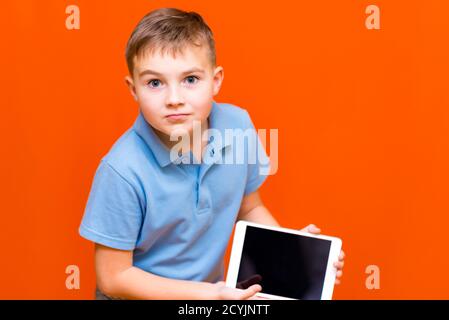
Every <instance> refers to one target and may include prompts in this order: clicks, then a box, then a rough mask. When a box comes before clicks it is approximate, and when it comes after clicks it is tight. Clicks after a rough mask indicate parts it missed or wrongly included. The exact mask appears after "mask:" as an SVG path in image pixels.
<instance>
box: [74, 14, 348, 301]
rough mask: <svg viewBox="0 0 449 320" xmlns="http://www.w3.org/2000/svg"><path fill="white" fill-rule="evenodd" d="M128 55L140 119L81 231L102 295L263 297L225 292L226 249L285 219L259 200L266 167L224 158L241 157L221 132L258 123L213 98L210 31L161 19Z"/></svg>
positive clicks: (102, 169) (139, 34)
mask: <svg viewBox="0 0 449 320" xmlns="http://www.w3.org/2000/svg"><path fill="white" fill-rule="evenodd" d="M126 59H127V64H128V69H129V76H127V77H126V78H125V81H126V84H127V85H128V88H129V90H130V92H131V95H132V96H133V97H134V99H135V100H136V101H137V103H138V105H139V111H140V112H139V116H138V117H137V119H136V121H135V123H134V125H133V126H132V128H130V129H129V130H128V131H127V132H126V133H125V134H123V135H122V136H121V137H120V138H119V139H118V140H117V141H116V143H115V144H114V146H113V147H112V148H111V150H110V151H109V152H108V154H107V155H106V156H105V157H104V158H103V159H102V161H101V163H100V165H99V167H98V169H97V172H96V174H95V178H94V181H93V184H92V189H91V192H90V195H89V199H88V202H87V205H86V210H85V213H84V217H83V220H82V223H81V226H80V230H79V232H80V235H81V236H83V237H84V238H86V239H89V240H91V241H93V242H95V267H96V275H97V298H98V299H110V298H118V299H253V298H255V294H256V293H257V292H259V291H260V290H261V286H260V285H259V284H254V285H252V286H250V287H249V288H247V289H245V290H241V289H233V288H227V287H226V286H225V285H224V282H223V281H222V280H223V256H224V254H225V250H226V246H227V243H228V240H229V238H230V235H231V232H232V229H233V227H234V224H235V222H236V221H237V220H240V219H244V220H249V221H253V222H258V223H263V224H269V225H278V223H277V222H276V220H275V219H274V218H273V216H272V215H271V214H270V213H269V211H268V210H267V209H266V208H265V207H264V206H263V204H262V201H261V199H260V197H259V195H258V192H257V189H258V188H259V187H260V185H261V184H262V183H263V182H264V180H265V179H266V174H261V170H260V169H261V167H262V161H257V162H256V163H249V162H248V161H247V160H246V162H245V163H243V164H228V163H225V164H223V163H221V162H220V163H219V162H218V161H215V155H219V156H221V157H227V156H228V155H229V154H231V155H232V152H234V153H237V154H236V155H237V156H238V155H239V154H238V153H239V152H240V151H239V150H235V147H236V145H234V140H232V139H231V140H229V139H228V140H226V139H225V140H224V142H223V141H219V140H220V139H213V138H214V137H216V136H217V135H215V136H214V135H212V134H209V133H210V132H211V131H212V130H214V132H215V133H218V136H220V135H221V136H222V137H223V136H225V130H227V129H242V130H246V129H254V126H253V125H252V123H251V120H250V118H249V115H248V113H247V112H246V111H244V110H243V109H240V108H238V107H235V106H232V105H229V104H218V103H216V102H215V101H214V100H213V97H214V96H215V95H216V94H218V92H219V90H220V87H221V84H222V81H223V75H224V74H223V68H222V67H221V66H216V61H215V44H214V39H213V35H212V32H211V30H210V29H209V27H208V26H207V25H206V23H205V22H204V21H203V19H202V18H201V16H199V15H198V14H197V13H194V12H184V11H181V10H177V9H167V8H164V9H159V10H156V11H153V12H151V13H149V14H147V15H146V16H145V17H144V18H143V19H142V20H141V21H140V22H139V24H138V25H137V26H136V28H135V30H134V31H133V33H132V34H131V37H130V39H129V40H128V44H127V48H126ZM195 130H197V133H198V132H199V133H200V134H196V135H195ZM198 130H199V131H198ZM192 133H193V138H192ZM174 136H176V137H178V138H179V137H181V138H182V139H183V141H184V142H185V141H187V143H183V149H182V151H181V150H180V151H178V152H173V150H174V149H175V148H176V147H177V146H178V142H177V140H175V141H174V139H173V137H174ZM184 138H186V139H184ZM257 143H258V145H259V147H260V142H259V141H258V142H257ZM248 144H250V143H248ZM249 149H250V146H247V147H245V149H244V152H245V154H246V155H248V154H247V153H248V150H249ZM262 150H263V149H262ZM262 155H263V156H265V157H266V155H265V153H262ZM206 158H207V159H209V161H207V163H206V161H205V160H206ZM185 160H193V161H185ZM202 160H203V161H202ZM211 160H212V161H211ZM192 162H193V163H192ZM307 230H308V231H309V232H313V233H319V229H318V228H316V227H314V226H313V225H311V226H309V228H308V229H307ZM342 260H343V257H341V261H339V262H336V264H335V266H336V267H337V268H338V269H340V270H339V271H338V277H340V276H341V269H342V267H343V261H342Z"/></svg>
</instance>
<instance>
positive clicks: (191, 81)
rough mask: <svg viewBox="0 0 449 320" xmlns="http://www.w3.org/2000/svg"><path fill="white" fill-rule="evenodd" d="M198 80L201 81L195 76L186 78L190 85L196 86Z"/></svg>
mask: <svg viewBox="0 0 449 320" xmlns="http://www.w3.org/2000/svg"><path fill="white" fill-rule="evenodd" d="M197 80H199V79H198V77H195V76H188V77H187V78H186V81H187V83H188V84H194V83H196V81H197Z"/></svg>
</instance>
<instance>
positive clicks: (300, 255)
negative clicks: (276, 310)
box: [226, 220, 342, 300]
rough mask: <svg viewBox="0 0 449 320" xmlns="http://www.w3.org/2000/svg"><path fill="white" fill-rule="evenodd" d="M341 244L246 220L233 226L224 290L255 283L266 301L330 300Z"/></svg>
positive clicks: (330, 239)
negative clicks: (233, 231) (259, 286)
mask: <svg viewBox="0 0 449 320" xmlns="http://www.w3.org/2000/svg"><path fill="white" fill-rule="evenodd" d="M341 245H342V241H341V240H340V239H339V238H335V237H329V236H324V235H313V234H310V233H306V232H301V231H297V230H292V229H286V228H280V227H271V226H265V225H261V224H256V223H252V222H247V221H243V220H241V221H239V222H237V224H236V228H235V233H234V240H233V244H232V251H231V257H230V261H229V267H228V272H227V276H226V286H228V287H231V288H240V289H246V288H248V287H250V286H251V285H253V284H256V283H258V284H260V285H261V286H262V291H261V292H259V293H257V296H259V297H263V298H269V299H301V300H330V299H332V293H333V290H334V284H335V277H336V273H337V269H336V268H335V267H334V266H333V264H334V262H336V261H338V256H339V254H340V250H341Z"/></svg>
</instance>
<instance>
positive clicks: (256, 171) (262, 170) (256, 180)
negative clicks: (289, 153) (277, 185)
mask: <svg viewBox="0 0 449 320" xmlns="http://www.w3.org/2000/svg"><path fill="white" fill-rule="evenodd" d="M247 119H248V122H249V123H248V128H249V129H250V130H251V131H252V132H253V133H252V134H253V139H249V144H248V150H247V152H248V154H247V157H246V159H248V175H247V180H246V187H245V195H248V194H250V193H252V192H255V191H257V189H259V188H260V186H261V185H262V184H263V183H264V182H265V180H266V179H267V177H268V175H269V172H270V159H269V157H268V156H267V153H266V151H265V148H264V147H263V145H262V142H261V141H260V138H259V136H258V134H257V130H256V129H255V127H254V124H253V123H252V121H251V118H250V117H249V115H248V117H247ZM251 154H252V156H251Z"/></svg>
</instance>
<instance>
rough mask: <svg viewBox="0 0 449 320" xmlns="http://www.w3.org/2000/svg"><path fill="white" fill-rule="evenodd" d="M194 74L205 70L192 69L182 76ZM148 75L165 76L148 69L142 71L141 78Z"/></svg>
mask: <svg viewBox="0 0 449 320" xmlns="http://www.w3.org/2000/svg"><path fill="white" fill-rule="evenodd" d="M193 72H200V73H204V70H203V69H200V68H192V69H190V70H186V71H184V72H183V73H181V74H182V75H185V74H188V73H193ZM146 74H154V75H157V76H163V74H162V73H159V72H157V71H154V70H150V69H146V70H144V71H142V72H141V73H139V77H142V76H144V75H146Z"/></svg>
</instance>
